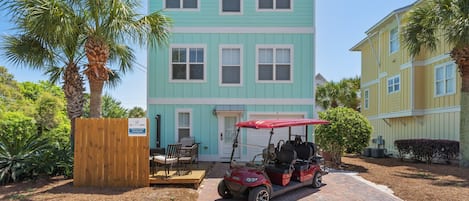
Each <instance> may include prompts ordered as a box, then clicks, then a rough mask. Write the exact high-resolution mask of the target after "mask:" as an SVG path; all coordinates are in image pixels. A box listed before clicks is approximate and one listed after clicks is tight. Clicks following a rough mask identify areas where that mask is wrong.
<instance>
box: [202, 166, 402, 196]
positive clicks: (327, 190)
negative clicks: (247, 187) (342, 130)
mask: <svg viewBox="0 0 469 201" xmlns="http://www.w3.org/2000/svg"><path fill="white" fill-rule="evenodd" d="M228 167H229V164H228V163H216V164H215V165H214V166H213V168H212V169H211V171H210V172H209V173H208V174H207V176H206V178H205V179H204V181H203V182H202V184H201V186H200V187H199V198H198V200H199V201H211V200H227V199H222V198H221V197H220V196H219V195H218V193H217V186H218V182H220V181H221V180H222V178H223V174H224V172H225V170H226V169H228ZM322 180H323V183H324V184H325V185H324V186H322V187H321V188H319V189H314V188H308V187H304V188H300V189H297V190H295V191H291V192H289V193H287V194H285V195H281V196H279V197H276V198H274V199H272V201H283V200H304V201H306V200H320V201H343V200H349V201H359V200H363V201H368V200H370V201H374V200H376V201H399V200H401V199H400V198H398V197H396V196H394V195H393V192H392V191H391V189H389V188H387V187H386V186H382V185H377V184H374V183H372V182H370V181H367V180H365V179H363V178H362V177H360V176H358V175H357V173H350V172H341V171H331V173H329V174H328V175H326V176H324V177H323V179H322Z"/></svg>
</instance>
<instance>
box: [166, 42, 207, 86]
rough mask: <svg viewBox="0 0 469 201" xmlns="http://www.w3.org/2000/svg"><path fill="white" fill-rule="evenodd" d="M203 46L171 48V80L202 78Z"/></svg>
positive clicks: (200, 79)
mask: <svg viewBox="0 0 469 201" xmlns="http://www.w3.org/2000/svg"><path fill="white" fill-rule="evenodd" d="M204 57H205V56H204V48H202V47H191V48H185V47H177V48H176V47H173V48H172V49H171V79H172V80H194V81H196V80H199V81H202V80H204V74H205V72H204Z"/></svg>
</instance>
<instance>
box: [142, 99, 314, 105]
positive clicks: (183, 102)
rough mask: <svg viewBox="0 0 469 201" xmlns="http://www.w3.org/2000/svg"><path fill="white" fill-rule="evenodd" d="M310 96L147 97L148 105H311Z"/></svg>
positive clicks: (312, 100)
mask: <svg viewBox="0 0 469 201" xmlns="http://www.w3.org/2000/svg"><path fill="white" fill-rule="evenodd" d="M314 103H315V102H314V99H312V98H311V99H310V98H148V104H149V105H187V104H194V105H211V104H224V105H230V104H236V105H239V104H243V105H313V104H314Z"/></svg>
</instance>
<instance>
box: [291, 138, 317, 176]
mask: <svg viewBox="0 0 469 201" xmlns="http://www.w3.org/2000/svg"><path fill="white" fill-rule="evenodd" d="M295 151H296V153H297V155H298V160H297V161H296V163H295V164H294V167H295V170H296V171H302V170H306V169H309V166H310V164H311V159H312V158H313V152H314V151H313V148H312V147H311V146H309V145H308V144H307V143H302V144H298V145H296V146H295Z"/></svg>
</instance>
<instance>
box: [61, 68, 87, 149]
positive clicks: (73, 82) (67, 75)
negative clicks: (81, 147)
mask: <svg viewBox="0 0 469 201" xmlns="http://www.w3.org/2000/svg"><path fill="white" fill-rule="evenodd" d="M63 79H64V85H63V87H62V89H63V91H64V94H65V98H66V100H67V115H68V118H69V119H70V126H71V130H70V145H71V149H72V150H73V149H74V145H75V118H78V117H81V115H82V114H83V101H84V100H83V91H84V90H85V89H84V87H83V77H82V76H81V75H80V72H79V68H78V66H77V65H76V63H73V62H70V63H69V64H68V65H67V68H65V72H64V77H63Z"/></svg>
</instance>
